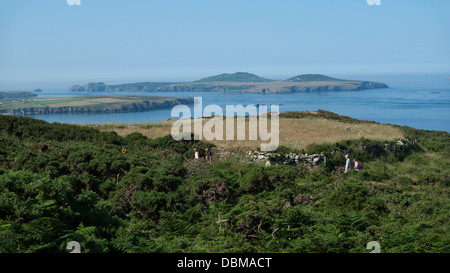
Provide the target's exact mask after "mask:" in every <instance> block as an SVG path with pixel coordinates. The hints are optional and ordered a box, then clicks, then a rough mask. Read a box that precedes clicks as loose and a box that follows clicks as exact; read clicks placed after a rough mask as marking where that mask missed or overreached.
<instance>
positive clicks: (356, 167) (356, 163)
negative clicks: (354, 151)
mask: <svg viewBox="0 0 450 273" xmlns="http://www.w3.org/2000/svg"><path fill="white" fill-rule="evenodd" d="M361 168H362V165H361V163H360V162H359V161H358V160H356V159H353V169H354V170H355V171H359V170H361ZM351 169H352V164H351V160H350V158H349V157H348V155H345V171H344V172H345V173H347V172H349V171H350V170H351Z"/></svg>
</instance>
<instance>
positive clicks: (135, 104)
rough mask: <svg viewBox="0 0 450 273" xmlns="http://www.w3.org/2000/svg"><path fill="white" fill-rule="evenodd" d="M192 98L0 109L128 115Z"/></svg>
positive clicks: (20, 112)
mask: <svg viewBox="0 0 450 273" xmlns="http://www.w3.org/2000/svg"><path fill="white" fill-rule="evenodd" d="M193 103H194V98H168V99H162V100H142V101H130V102H129V103H128V102H121V103H109V104H108V103H99V104H92V105H82V106H76V105H65V106H45V105H39V106H32V107H16V108H12V109H0V113H2V114H12V115H44V114H94V113H128V112H145V111H151V110H156V109H165V108H171V107H173V106H175V105H179V104H186V105H189V104H193Z"/></svg>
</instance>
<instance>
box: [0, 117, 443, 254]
mask: <svg viewBox="0 0 450 273" xmlns="http://www.w3.org/2000/svg"><path fill="white" fill-rule="evenodd" d="M291 116H295V115H292V114H291ZM303 118H307V117H303ZM342 122H344V123H343V124H345V122H347V121H346V120H343V121H342ZM352 122H353V121H352ZM402 130H403V131H404V133H405V135H406V136H407V138H409V139H410V143H413V145H410V146H399V144H398V143H396V142H395V141H394V142H384V141H373V140H369V139H360V140H352V141H341V142H339V143H331V144H330V143H329V144H320V143H318V144H314V145H311V146H310V147H309V148H308V149H307V150H306V151H303V152H306V153H308V154H313V153H318V152H323V153H324V155H325V156H326V161H325V162H324V163H322V164H321V165H320V166H316V167H314V168H310V167H308V166H306V165H303V164H298V165H295V164H294V165H283V164H280V165H273V166H264V164H260V163H256V162H251V161H249V160H246V159H245V158H246V156H245V153H241V152H239V149H238V150H232V151H230V152H231V154H230V155H229V156H228V157H225V158H223V159H219V158H218V157H215V156H216V155H217V154H218V153H219V150H216V149H215V148H214V147H213V145H210V144H208V143H205V142H201V141H179V142H177V141H174V140H173V139H172V137H171V136H170V135H168V136H166V137H160V138H156V139H148V138H147V137H145V136H143V135H141V134H140V133H136V132H134V133H131V134H129V135H127V136H125V137H120V136H118V135H117V134H115V133H106V132H100V131H98V130H96V129H92V128H89V127H82V126H77V125H68V124H58V123H53V124H49V123H46V122H44V121H41V120H35V119H31V118H24V117H14V116H0V141H1V143H2V145H0V252H1V253H17V252H67V250H66V246H67V243H68V242H70V241H76V242H79V243H80V244H81V251H82V252H84V253H88V252H96V253H98V252H110V253H132V252H140V253H144V252H145V253H146V252H221V253H223V252H238V253H242V252H253V253H256V252H262V253H265V252H269V253H277V252H284V253H285V252H295V253H298V252H338V253H348V252H353V253H355V252H356V253H361V252H362V253H367V252H368V250H367V249H366V246H367V243H368V242H370V241H377V242H379V243H380V246H381V252H383V253H389V252H391V253H392V252H409V253H412V252H443V253H449V252H450V237H449V232H448V230H449V225H450V223H449V221H448V219H449V217H450V203H449V198H448V196H449V194H450V192H449V185H450V174H449V170H450V163H449V159H448V153H449V152H450V151H449V147H450V142H449V140H450V137H449V134H448V133H445V132H435V131H425V130H416V129H413V128H407V127H405V128H402ZM291 137H295V135H292V136H291ZM194 147H196V148H197V149H198V150H199V151H200V156H204V150H205V148H206V147H212V149H213V162H212V163H207V162H205V161H202V160H200V161H195V160H193V159H192V157H193V154H192V153H193V152H192V151H193V148H194ZM386 147H388V148H386ZM125 149H126V150H125ZM277 152H278V153H280V154H281V156H280V157H276V158H275V159H277V158H278V159H283V158H286V157H285V155H289V154H290V153H292V152H297V153H299V151H292V150H289V149H287V148H285V147H280V148H279V150H278V151H277ZM344 153H349V154H350V155H351V157H352V158H355V157H357V158H358V159H359V160H360V161H361V162H363V166H364V168H363V169H362V170H361V171H359V172H357V171H351V172H350V173H346V174H344V173H343V172H342V168H343V165H344V158H343V155H344ZM219 220H220V221H219Z"/></svg>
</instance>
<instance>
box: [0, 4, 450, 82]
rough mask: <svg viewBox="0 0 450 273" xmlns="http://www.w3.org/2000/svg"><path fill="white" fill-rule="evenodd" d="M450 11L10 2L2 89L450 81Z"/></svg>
mask: <svg viewBox="0 0 450 273" xmlns="http://www.w3.org/2000/svg"><path fill="white" fill-rule="evenodd" d="M449 14H450V1H448V0H433V1H429V0H423V1H419V0H381V5H380V6H369V5H368V4H367V2H366V0H339V1H337V0H308V1H307V0H304V1H302V0H276V1H275V0H273V1H267V0H164V1H162V0H157V1H153V0H148V1H137V0H127V1H125V0H81V5H80V6H69V5H68V4H67V2H66V0H45V1H35V0H9V1H8V0H0V90H7V89H20V90H22V89H23V90H25V89H34V88H38V87H40V88H59V87H61V88H68V87H70V86H71V85H73V84H84V83H86V82H91V81H104V82H106V83H107V84H113V83H125V82H137V81H184V80H195V79H198V78H201V77H205V76H211V75H215V74H219V73H223V72H228V73H232V72H236V71H247V72H252V73H255V74H258V75H260V76H265V77H270V78H283V79H284V78H287V77H290V76H294V75H297V74H304V73H323V74H327V75H339V74H358V73H366V74H369V73H435V72H440V73H449V74H450V16H449Z"/></svg>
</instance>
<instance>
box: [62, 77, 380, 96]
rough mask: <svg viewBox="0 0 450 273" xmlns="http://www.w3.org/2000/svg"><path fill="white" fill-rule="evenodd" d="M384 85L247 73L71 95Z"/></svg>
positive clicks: (95, 87) (88, 87)
mask: <svg viewBox="0 0 450 273" xmlns="http://www.w3.org/2000/svg"><path fill="white" fill-rule="evenodd" d="M387 87H388V86H387V85H386V84H384V83H379V82H372V81H356V80H342V79H336V78H332V77H328V76H324V75H320V74H305V75H299V76H295V77H291V78H289V79H286V80H271V79H266V78H263V77H259V76H257V75H254V74H251V73H247V72H236V73H233V74H227V73H223V74H220V75H216V76H212V77H207V78H203V79H200V80H197V81H194V82H142V83H128V84H118V85H106V84H105V83H104V82H98V83H88V84H85V85H83V86H81V85H74V86H72V87H71V88H69V91H71V92H131V91H143V92H251V93H263V94H271V93H302V92H318V91H358V90H365V89H374V88H387Z"/></svg>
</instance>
